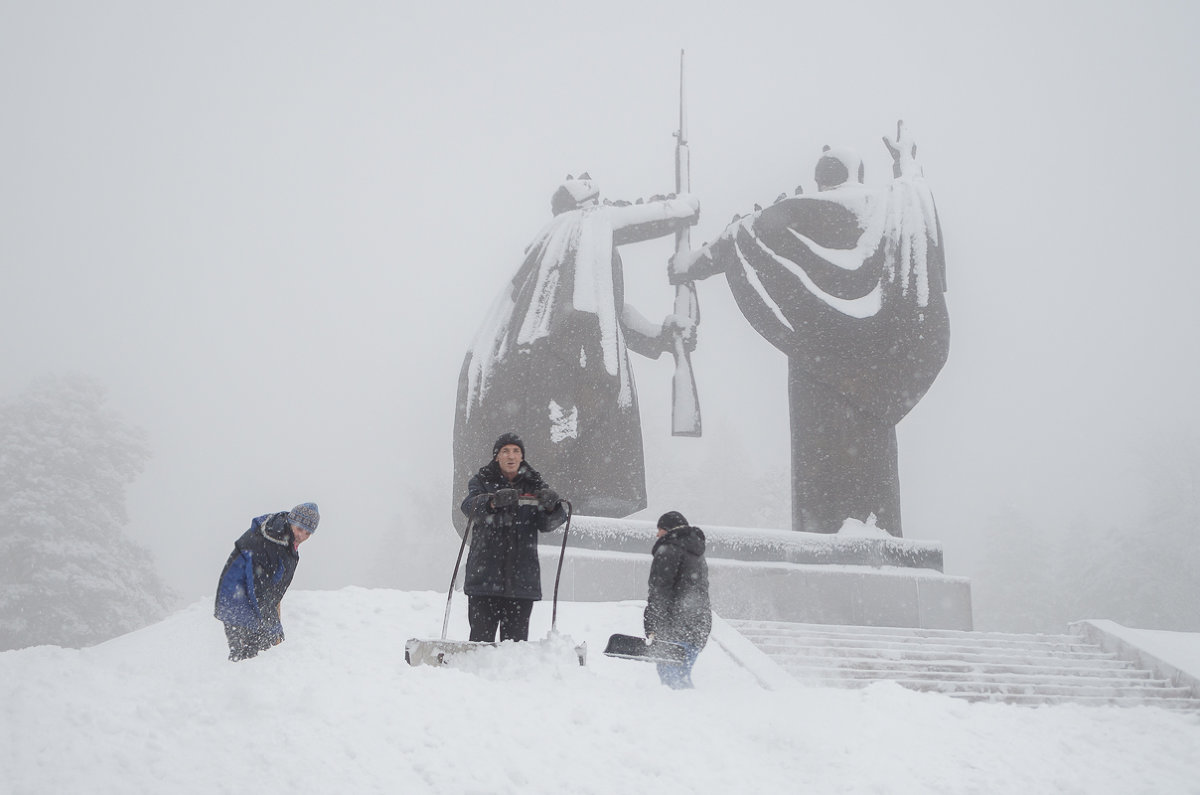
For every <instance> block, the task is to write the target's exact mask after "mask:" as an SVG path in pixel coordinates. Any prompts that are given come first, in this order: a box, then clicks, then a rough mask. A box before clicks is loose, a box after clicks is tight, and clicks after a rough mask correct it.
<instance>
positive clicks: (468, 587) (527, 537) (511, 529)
mask: <svg viewBox="0 0 1200 795" xmlns="http://www.w3.org/2000/svg"><path fill="white" fill-rule="evenodd" d="M461 508H462V512H463V513H464V514H466V516H467V519H468V520H469V522H470V523H469V526H468V529H467V530H466V531H464V532H470V533H471V541H470V543H471V551H470V553H468V555H467V573H466V577H465V579H464V581H463V592H464V593H466V595H467V617H468V619H469V620H470V622H471V640H473V641H484V642H488V643H490V642H493V641H495V640H496V630H497V629H499V631H500V640H517V641H523V640H528V639H529V615H530V613H531V612H532V611H533V603H534V602H536V601H537V600H539V599H541V598H542V570H541V565H540V564H539V563H538V533H547V532H550V531H551V530H553V529H554V528H556V527H558V526H559V525H560V524H562V523H563V522H564V521H565V520H566V518H567V512H566V509H565V508H563V505H562V501H561V500H560V499H559V497H558V494H557V493H556V492H555V491H554V490H553V489H551V488H550V487H549V486H547V485H546V482H545V481H544V480H543V479H542V476H541V475H539V474H538V473H537V471H536V470H534V469H533V467H531V466H529V464H528V463H526V462H525V443H524V442H522V441H521V438H520V437H519V436H517V435H516V434H515V433H506V434H504V435H503V436H501V437H500V438H499V439H497V440H496V443H495V444H494V445H493V446H492V460H491V462H489V463H488V464H486V465H485V466H483V467H481V468H480V470H479V471H478V472H477V473H476V474H475V476H474V477H472V478H471V481H470V483H469V484H468V485H467V497H466V499H464V500H463V501H462V506H461Z"/></svg>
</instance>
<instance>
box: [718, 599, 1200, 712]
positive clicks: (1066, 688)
mask: <svg viewBox="0 0 1200 795" xmlns="http://www.w3.org/2000/svg"><path fill="white" fill-rule="evenodd" d="M726 622H727V623H728V624H729V625H730V627H732V628H733V629H735V630H737V632H738V633H740V634H741V635H742V637H744V638H745V639H747V640H748V641H750V642H751V643H752V644H753V645H754V646H756V647H757V648H758V649H759V650H761V651H762V652H763V653H765V654H766V655H767V656H768V657H770V658H771V659H772V660H773V661H774V662H775V663H776V664H777V665H778V666H779V667H780V668H782V669H783V670H784V671H786V672H787V673H788V674H790V675H791V676H792V677H793V678H794V679H796V680H799V681H801V682H804V683H806V684H813V685H817V686H826V687H849V688H853V687H865V686H866V685H868V684H870V683H872V682H878V681H883V680H890V681H893V682H896V683H897V684H899V685H901V686H903V687H907V688H910V689H912V690H921V691H926V692H934V693H943V694H945V695H947V696H952V697H954V698H962V699H966V700H969V701H996V702H1004V703H1008V704H1024V705H1040V704H1061V703H1075V704H1094V705H1116V706H1144V705H1153V706H1160V707H1166V708H1171V709H1184V710H1194V711H1198V712H1200V698H1198V697H1197V694H1196V693H1195V692H1193V690H1192V688H1191V687H1190V686H1188V685H1186V684H1185V685H1183V686H1178V685H1175V684H1173V683H1172V682H1171V681H1169V680H1168V679H1165V678H1160V677H1159V676H1158V675H1157V674H1155V673H1154V671H1152V670H1149V669H1147V668H1142V667H1139V666H1138V665H1136V664H1135V663H1133V662H1130V661H1128V660H1123V659H1120V658H1118V656H1117V654H1115V653H1112V652H1105V651H1103V650H1102V649H1101V648H1100V647H1099V646H1097V645H1094V644H1091V643H1088V642H1087V641H1086V640H1084V639H1083V638H1082V637H1079V636H1077V635H1065V634H1064V635H1035V634H1007V633H1000V632H962V631H957V630H939V629H911V628H906V627H851V626H833V625H824V624H793V623H786V622H780V621H747V620H733V619H726Z"/></svg>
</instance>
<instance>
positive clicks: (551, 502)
mask: <svg viewBox="0 0 1200 795" xmlns="http://www.w3.org/2000/svg"><path fill="white" fill-rule="evenodd" d="M537 498H538V505H539V506H540V507H541V509H542V510H543V511H545V512H546V513H550V512H551V511H553V510H554V509H555V508H557V507H558V503H559V502H560V500H559V497H558V492H557V491H555V490H554V489H542V490H541V491H539V492H538V493H537Z"/></svg>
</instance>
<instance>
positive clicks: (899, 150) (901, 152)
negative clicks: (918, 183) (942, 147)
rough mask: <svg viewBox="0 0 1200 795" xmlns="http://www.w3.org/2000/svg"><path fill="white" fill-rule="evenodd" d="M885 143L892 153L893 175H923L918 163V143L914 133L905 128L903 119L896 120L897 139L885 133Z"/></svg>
mask: <svg viewBox="0 0 1200 795" xmlns="http://www.w3.org/2000/svg"><path fill="white" fill-rule="evenodd" d="M883 145H884V146H886V147H887V148H888V151H889V152H891V154H892V176H894V177H897V178H899V177H918V176H920V175H921V167H920V166H919V165H917V143H916V141H914V140H913V139H912V133H910V132H909V131H908V130H907V129H906V128H905V126H904V120H903V119H901V120H900V121H898V122H896V138H895V140H893V139H891V138H889V137H888V136H886V135H885V136H883Z"/></svg>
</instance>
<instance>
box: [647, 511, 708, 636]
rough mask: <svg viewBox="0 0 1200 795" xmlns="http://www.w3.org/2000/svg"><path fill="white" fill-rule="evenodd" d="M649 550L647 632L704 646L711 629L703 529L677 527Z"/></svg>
mask: <svg viewBox="0 0 1200 795" xmlns="http://www.w3.org/2000/svg"><path fill="white" fill-rule="evenodd" d="M652 554H653V556H654V560H653V561H652V562H651V564H650V593H649V595H648V596H647V598H646V613H645V618H644V623H645V628H646V634H647V635H649V634H650V633H651V632H653V633H654V635H655V637H657V638H659V639H661V640H670V641H683V642H684V643H690V644H691V645H693V646H695V647H696V648H697V649H701V648H704V644H705V643H707V642H708V634H709V632H710V631H711V630H712V607H711V605H710V604H709V600H708V563H707V561H705V560H704V532H703V531H702V530H700V528H698V527H676V528H675V529H674V530H671V531H670V532H668V533H667V534H666V535H664V536H663V537H662V538H660V539H658V541H656V542H655V544H654V549H653V551H652Z"/></svg>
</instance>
